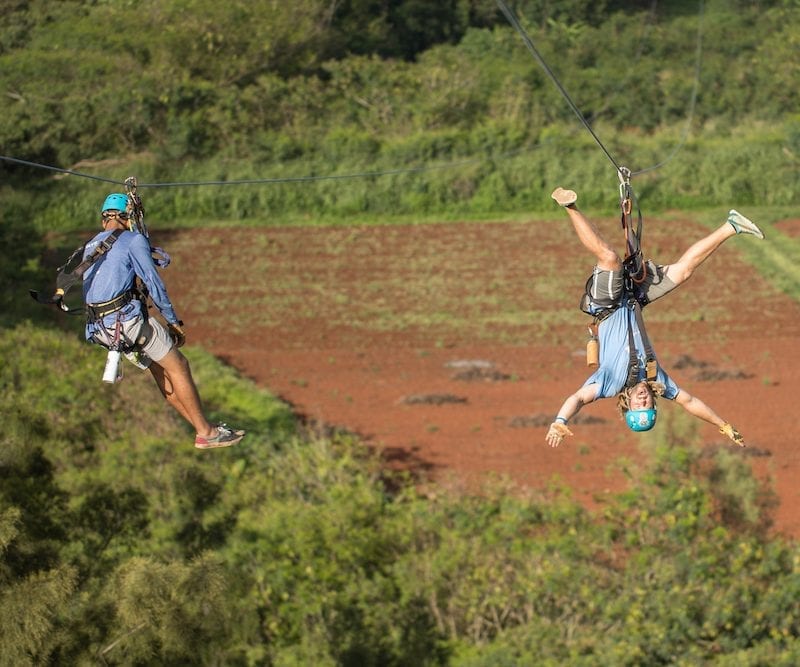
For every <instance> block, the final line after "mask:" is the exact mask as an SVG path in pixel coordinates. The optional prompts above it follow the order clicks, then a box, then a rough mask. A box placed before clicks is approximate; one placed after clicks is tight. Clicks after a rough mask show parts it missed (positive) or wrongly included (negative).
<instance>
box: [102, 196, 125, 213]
mask: <svg viewBox="0 0 800 667" xmlns="http://www.w3.org/2000/svg"><path fill="white" fill-rule="evenodd" d="M127 209H128V195H124V194H122V193H120V192H114V193H112V194H110V195H108V197H106V200H105V201H104V202H103V208H102V209H100V212H101V213H105V212H106V211H126V210H127Z"/></svg>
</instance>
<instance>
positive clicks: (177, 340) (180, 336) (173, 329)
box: [167, 320, 186, 347]
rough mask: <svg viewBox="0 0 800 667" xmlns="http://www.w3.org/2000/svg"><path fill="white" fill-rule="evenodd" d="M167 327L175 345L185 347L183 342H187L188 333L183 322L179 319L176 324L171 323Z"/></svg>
mask: <svg viewBox="0 0 800 667" xmlns="http://www.w3.org/2000/svg"><path fill="white" fill-rule="evenodd" d="M167 329H168V331H169V337H170V338H171V339H172V343H173V345H175V347H183V344H184V343H185V342H186V333H185V332H184V330H183V322H181V321H180V320H178V322H177V323H175V324H172V323H170V324H169V325H167Z"/></svg>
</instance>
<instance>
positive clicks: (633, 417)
mask: <svg viewBox="0 0 800 667" xmlns="http://www.w3.org/2000/svg"><path fill="white" fill-rule="evenodd" d="M656 416H657V415H656V411H655V408H648V409H647V410H628V411H627V412H626V413H625V423H626V424H627V425H628V428H629V429H630V430H631V431H649V430H650V429H651V428H653V426H655V425H656Z"/></svg>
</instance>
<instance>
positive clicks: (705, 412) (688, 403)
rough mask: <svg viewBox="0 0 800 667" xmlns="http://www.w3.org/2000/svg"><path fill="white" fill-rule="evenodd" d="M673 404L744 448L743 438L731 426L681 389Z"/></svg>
mask: <svg viewBox="0 0 800 667" xmlns="http://www.w3.org/2000/svg"><path fill="white" fill-rule="evenodd" d="M675 402H676V403H677V404H678V405H680V406H681V407H682V408H683V409H684V410H686V412H688V413H689V414H690V415H693V416H695V417H698V418H700V419H702V420H703V421H707V422H708V423H709V424H714V426H716V427H717V428H719V431H720V433H724V434H725V435H727V436H728V437H729V438H730V439H731V440H733V441H734V442H735V443H736V444H737V445H739V446H740V447H744V438H743V437H742V435H741V434H740V433H739V431H737V430H736V429H735V428H734V427H733V426H732V425H731V424H729V423H728V422H726V421H725V420H724V419H723V418H722V417H720V416H719V415H718V414H717V413H716V412H714V410H712V409H711V408H710V407H709V406H708V405H706V404H705V403H703V401H701V400H700V399H699V398H697V397H696V396H692V395H691V394H690V393H689V392H688V391H686V390H685V389H681V390H680V392H679V393H678V395H677V396H676V397H675Z"/></svg>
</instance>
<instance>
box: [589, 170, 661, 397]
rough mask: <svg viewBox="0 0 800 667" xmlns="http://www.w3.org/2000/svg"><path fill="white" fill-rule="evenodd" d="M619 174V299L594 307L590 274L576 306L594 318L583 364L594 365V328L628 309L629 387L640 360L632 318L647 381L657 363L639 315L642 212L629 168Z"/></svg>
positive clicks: (643, 300) (642, 302) (643, 269)
mask: <svg viewBox="0 0 800 667" xmlns="http://www.w3.org/2000/svg"><path fill="white" fill-rule="evenodd" d="M617 173H618V176H619V181H620V185H619V194H620V209H621V220H620V222H621V226H622V230H623V232H624V234H625V259H623V261H622V294H621V295H620V301H619V303H617V304H614V305H611V306H608V307H606V308H603V309H602V310H599V311H598V310H596V305H595V304H593V300H592V297H591V288H592V283H593V281H594V276H592V277H590V278H589V280H587V281H586V287H585V290H584V294H583V297H582V298H581V303H580V309H581V310H582V311H583V312H585V313H587V314H588V315H591V316H592V317H593V318H594V319H593V321H592V324H591V325H590V326H589V341H588V344H587V350H586V351H587V356H586V360H587V365H588V366H594V365H596V359H597V358H598V356H599V354H598V350H597V331H598V327H599V325H600V322H602V321H603V320H605V319H606V318H607V317H609V316H610V315H611V314H612V313H614V312H615V311H617V310H618V309H619V308H626V309H628V310H629V311H630V312H628V313H626V322H627V326H628V349H629V350H630V361H629V363H628V377H627V379H626V381H625V387H626V388H630V387H633V386H635V385H636V384H637V383H638V382H639V373H640V370H641V369H640V363H639V356H638V354H637V351H636V344H635V342H634V336H633V324H632V320H633V319H635V320H636V324H637V326H638V328H639V332H640V334H641V337H642V344H643V345H644V352H645V373H646V377H647V380H648V382H654V381H655V380H656V376H657V373H658V363H657V361H656V355H655V352H654V351H653V346H652V344H651V343H650V338H649V337H648V335H647V329H646V328H645V325H644V318H643V317H642V308H643V307H644V306H646V305H647V303H648V301H649V300H648V298H647V293H646V291H645V285H646V283H645V281H646V279H647V274H648V269H647V262H645V261H644V255H643V253H642V228H643V222H642V212H641V209H640V208H639V204H638V202H637V201H636V196H635V195H634V192H633V188H632V187H631V171H630V169H628V168H627V167H620V168H619V170H618V172H617ZM634 205H635V206H636V212H637V219H636V223H635V224H634V219H633V207H634Z"/></svg>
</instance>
